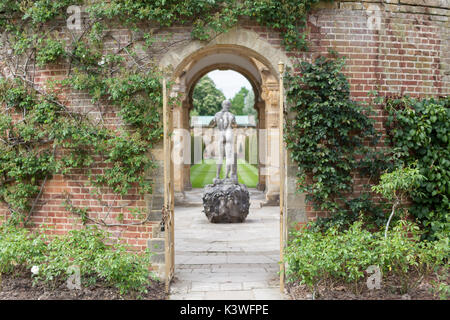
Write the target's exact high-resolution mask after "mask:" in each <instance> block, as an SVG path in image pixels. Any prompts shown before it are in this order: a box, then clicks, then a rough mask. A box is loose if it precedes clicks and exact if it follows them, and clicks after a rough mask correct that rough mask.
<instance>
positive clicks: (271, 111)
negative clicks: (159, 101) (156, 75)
mask: <svg viewBox="0 0 450 320" xmlns="http://www.w3.org/2000/svg"><path fill="white" fill-rule="evenodd" d="M160 61H161V62H160V66H161V68H172V72H171V77H172V80H173V81H174V82H175V86H174V87H173V88H172V91H171V95H172V96H174V95H177V96H178V97H179V98H180V101H181V108H175V109H174V111H173V127H174V129H175V131H176V130H177V129H184V130H187V129H189V110H190V109H191V108H192V91H193V88H194V87H195V84H196V83H197V81H198V80H199V79H200V78H201V77H202V76H203V75H205V74H206V73H208V72H210V71H212V70H216V69H219V70H224V69H230V70H234V71H237V72H239V73H241V74H242V75H243V76H245V77H246V78H247V79H248V80H249V82H250V83H251V85H252V87H253V90H254V92H255V106H254V108H255V109H256V110H257V112H258V120H259V121H258V127H257V129H259V130H258V131H259V138H258V150H260V151H261V152H260V154H259V161H258V162H259V165H258V167H259V169H258V173H259V185H258V186H259V188H260V189H263V190H265V197H266V201H267V203H272V204H274V203H276V202H277V201H278V198H279V185H280V179H279V168H278V166H279V164H278V159H279V154H278V149H279V146H278V139H279V138H278V130H279V120H278V119H279V118H278V116H279V115H278V113H279V110H278V103H279V95H278V92H279V84H278V77H279V76H278V71H277V64H278V63H279V62H280V61H281V62H284V63H285V64H287V65H290V61H289V59H288V58H287V56H286V55H285V54H284V52H282V51H281V50H280V49H276V48H274V47H273V46H272V45H270V44H269V43H268V42H266V41H264V40H262V39H260V38H259V36H258V35H257V34H256V33H254V32H252V31H249V30H244V29H238V28H235V29H234V30H232V31H230V32H228V33H225V34H222V35H220V36H218V37H217V38H215V39H214V40H213V41H211V42H210V43H208V44H204V43H201V42H199V41H193V42H191V43H190V44H189V45H188V46H183V47H181V48H175V49H173V50H172V51H170V52H168V53H167V54H165V55H164V56H163V57H162V59H161V60H160ZM261 129H263V130H261ZM178 132H187V131H183V130H179V131H178ZM184 135H186V137H184V136H180V137H177V139H180V140H181V141H184V142H182V143H181V144H180V145H181V146H183V147H182V148H180V149H176V150H174V152H175V153H176V154H177V156H178V157H179V158H181V159H186V162H187V163H190V154H186V153H185V150H190V139H189V141H187V140H188V138H189V137H188V136H187V134H184ZM186 162H184V163H178V164H175V166H174V170H175V174H174V176H175V181H174V188H175V195H176V196H175V197H176V199H177V200H178V201H179V202H180V203H182V202H183V199H184V191H185V190H186V189H189V187H190V164H186Z"/></svg>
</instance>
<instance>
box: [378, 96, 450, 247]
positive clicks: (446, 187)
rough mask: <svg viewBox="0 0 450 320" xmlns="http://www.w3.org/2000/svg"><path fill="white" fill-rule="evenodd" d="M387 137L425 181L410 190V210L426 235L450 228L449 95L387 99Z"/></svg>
mask: <svg viewBox="0 0 450 320" xmlns="http://www.w3.org/2000/svg"><path fill="white" fill-rule="evenodd" d="M386 110H387V111H388V113H389V115H388V122H387V126H388V130H387V132H388V137H389V141H390V143H391V145H392V147H393V148H394V150H395V155H396V157H398V158H399V159H400V160H401V161H402V162H403V163H404V164H405V165H406V166H408V165H410V164H412V163H417V168H418V169H419V171H420V174H421V175H423V176H424V177H425V178H426V181H425V182H424V183H422V184H421V185H420V187H419V188H417V189H416V190H415V191H413V192H412V193H411V201H412V204H411V207H410V209H409V212H410V213H411V214H412V215H413V216H415V217H416V218H417V219H419V221H420V224H421V227H422V228H423V229H424V230H426V233H425V236H426V237H428V238H430V239H434V238H436V234H438V233H446V234H448V233H449V232H450V215H449V213H450V200H449V194H450V148H449V143H450V98H449V97H445V98H440V99H435V98H430V99H422V100H417V99H412V98H408V97H403V98H400V99H388V100H387V102H386Z"/></svg>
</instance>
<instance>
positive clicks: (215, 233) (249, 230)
mask: <svg viewBox="0 0 450 320" xmlns="http://www.w3.org/2000/svg"><path fill="white" fill-rule="evenodd" d="M278 261H279V208H278V207H262V208H251V209H250V213H249V216H248V219H247V220H246V222H244V223H235V224H213V223H210V222H209V221H208V220H207V219H206V217H205V215H204V214H203V213H202V208H198V207H176V208H175V263H176V265H175V279H174V281H173V282H172V284H171V290H170V296H169V299H176V300H186V299H187V300H210V299H212V300H228V299H231V300H254V299H261V300H271V299H287V297H286V296H285V295H283V294H281V293H280V289H279V276H278V271H279V264H278Z"/></svg>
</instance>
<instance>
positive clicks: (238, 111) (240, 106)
mask: <svg viewBox="0 0 450 320" xmlns="http://www.w3.org/2000/svg"><path fill="white" fill-rule="evenodd" d="M248 93H249V91H248V89H247V88H245V87H241V89H240V90H239V91H238V92H237V93H236V94H235V95H234V97H233V98H232V99H231V109H230V111H231V112H232V113H234V114H235V115H239V116H241V115H244V114H245V113H244V108H245V98H246V97H247V95H248Z"/></svg>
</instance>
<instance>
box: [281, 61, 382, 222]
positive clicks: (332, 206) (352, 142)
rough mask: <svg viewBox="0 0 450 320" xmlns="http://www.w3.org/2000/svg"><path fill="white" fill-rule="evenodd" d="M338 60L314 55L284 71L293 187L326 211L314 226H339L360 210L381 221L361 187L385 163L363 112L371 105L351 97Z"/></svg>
mask: <svg viewBox="0 0 450 320" xmlns="http://www.w3.org/2000/svg"><path fill="white" fill-rule="evenodd" d="M343 66H344V59H343V58H336V57H332V58H326V57H319V58H317V59H316V60H315V61H314V63H309V62H305V61H304V62H301V63H300V64H299V65H297V66H296V67H297V68H298V71H299V72H298V73H296V74H293V73H291V74H288V75H287V76H286V78H285V79H286V83H285V87H286V88H287V103H288V107H289V112H291V113H292V114H293V118H291V119H289V120H287V129H286V131H285V132H286V133H285V140H286V143H287V148H288V149H289V150H290V154H291V158H292V160H293V161H294V162H295V163H296V164H298V174H297V176H298V187H299V191H300V192H306V194H307V195H306V200H307V201H308V202H310V203H312V205H313V206H314V209H315V210H317V211H325V212H328V213H329V214H330V217H328V218H323V217H322V218H319V219H318V225H319V226H322V227H329V226H330V225H337V226H338V227H342V228H344V227H347V226H348V225H349V224H351V223H352V222H353V221H355V220H356V219H357V218H358V216H359V215H360V214H361V213H363V214H364V216H365V217H366V218H368V219H369V220H370V221H368V222H370V223H374V224H376V225H382V224H383V222H384V218H383V216H384V215H383V211H382V208H381V207H380V206H378V205H376V204H374V203H373V201H371V197H370V193H369V192H370V190H369V189H368V188H367V187H368V185H369V184H370V182H372V183H374V182H376V180H377V179H378V176H379V175H380V172H381V171H382V170H384V169H386V168H388V167H389V166H390V163H389V162H388V161H385V160H384V157H383V155H384V151H383V150H378V151H377V150H376V149H375V148H374V146H375V145H376V144H377V143H378V141H379V139H380V134H379V133H378V132H377V131H376V130H375V128H374V120H373V119H371V118H369V117H368V116H369V114H370V112H371V110H370V108H369V106H368V105H362V104H360V103H357V102H355V101H353V100H351V98H350V86H349V83H348V81H347V79H346V77H345V76H344V74H343V73H342V72H341V70H342V68H343ZM355 175H359V176H360V177H365V178H366V179H367V184H366V186H363V188H362V190H354V177H355Z"/></svg>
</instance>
